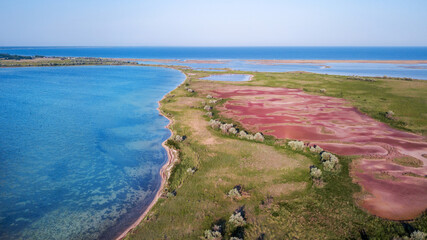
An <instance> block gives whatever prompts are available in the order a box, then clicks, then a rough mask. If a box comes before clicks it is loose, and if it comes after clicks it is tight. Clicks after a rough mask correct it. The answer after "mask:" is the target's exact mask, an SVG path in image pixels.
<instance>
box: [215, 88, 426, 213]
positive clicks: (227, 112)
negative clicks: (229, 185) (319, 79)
mask: <svg viewBox="0 0 427 240" xmlns="http://www.w3.org/2000/svg"><path fill="white" fill-rule="evenodd" d="M209 93H210V94H211V95H213V96H214V97H217V98H230V99H231V100H230V101H228V102H227V103H226V104H225V105H224V106H223V107H221V108H220V109H219V110H220V112H221V114H223V115H224V116H226V117H229V118H232V119H235V120H236V121H239V122H240V123H241V124H242V125H243V127H244V128H246V129H249V130H252V131H254V132H255V131H261V132H263V133H265V134H268V135H273V136H275V137H277V138H282V139H298V140H303V141H308V142H311V144H318V145H320V146H321V147H322V148H323V149H325V150H327V151H331V152H334V153H337V154H340V155H362V156H365V158H363V159H361V160H359V162H358V164H356V169H355V171H354V175H355V176H356V181H357V182H358V183H359V184H361V185H362V186H363V188H364V189H365V190H366V191H368V192H369V193H370V194H371V195H370V196H368V197H366V199H364V200H363V202H362V203H361V205H362V206H363V207H364V208H366V209H367V210H368V211H369V212H371V213H372V214H375V215H378V216H381V217H384V218H388V219H394V220H402V219H411V218H414V217H416V216H417V215H419V214H420V213H421V212H423V211H424V210H425V209H426V208H427V178H425V177H424V176H425V175H427V159H426V158H425V157H423V156H422V155H423V154H427V143H426V140H425V139H424V138H423V137H422V136H418V135H416V134H411V133H406V132H403V131H399V130H396V129H393V128H391V127H389V126H388V125H386V124H384V123H381V122H378V121H376V120H374V119H372V118H370V117H369V116H367V115H365V114H363V113H361V112H359V111H358V110H357V109H356V108H354V107H352V106H351V105H350V104H349V103H348V102H347V101H346V100H343V99H338V98H332V97H326V96H316V95H309V94H306V93H304V92H303V91H301V90H298V89H286V88H266V87H251V86H227V87H223V88H220V89H215V90H212V91H209ZM401 156H411V157H414V158H417V159H419V160H421V161H422V162H423V163H424V165H423V166H422V167H419V168H413V167H403V166H400V165H397V164H395V163H393V162H392V161H391V159H393V158H396V157H401ZM373 158H374V159H376V160H372V159H373ZM408 172H411V173H414V174H417V175H420V177H413V176H409V175H407V173H408ZM379 174H382V176H384V174H386V176H392V177H389V178H380V177H378V176H379Z"/></svg>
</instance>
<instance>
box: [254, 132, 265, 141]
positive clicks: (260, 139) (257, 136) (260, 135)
mask: <svg viewBox="0 0 427 240" xmlns="http://www.w3.org/2000/svg"><path fill="white" fill-rule="evenodd" d="M254 139H255V140H256V141H259V142H264V136H263V135H262V133H260V132H257V133H255V136H254Z"/></svg>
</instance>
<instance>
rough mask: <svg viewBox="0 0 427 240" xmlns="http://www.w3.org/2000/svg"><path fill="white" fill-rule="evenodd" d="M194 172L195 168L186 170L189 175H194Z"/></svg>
mask: <svg viewBox="0 0 427 240" xmlns="http://www.w3.org/2000/svg"><path fill="white" fill-rule="evenodd" d="M196 170H197V169H196V168H187V172H188V173H190V174H193V173H195V172H196Z"/></svg>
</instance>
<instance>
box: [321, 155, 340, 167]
mask: <svg viewBox="0 0 427 240" xmlns="http://www.w3.org/2000/svg"><path fill="white" fill-rule="evenodd" d="M320 158H321V160H322V162H323V169H324V170H325V171H334V170H337V167H338V163H339V159H338V157H337V156H335V155H334V154H332V153H329V152H323V153H322V155H320Z"/></svg>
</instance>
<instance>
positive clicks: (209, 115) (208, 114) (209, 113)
mask: <svg viewBox="0 0 427 240" xmlns="http://www.w3.org/2000/svg"><path fill="white" fill-rule="evenodd" d="M205 115H206V116H208V117H210V118H212V117H213V113H212V112H207V113H205Z"/></svg>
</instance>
